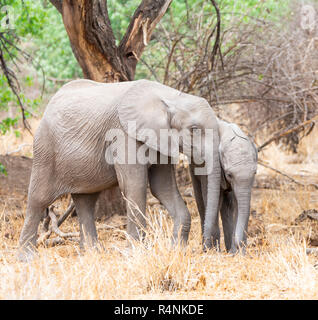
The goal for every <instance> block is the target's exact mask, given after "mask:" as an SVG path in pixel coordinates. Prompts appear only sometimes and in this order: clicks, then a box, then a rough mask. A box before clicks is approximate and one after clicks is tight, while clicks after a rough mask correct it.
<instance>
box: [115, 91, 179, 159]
mask: <svg viewBox="0 0 318 320" xmlns="http://www.w3.org/2000/svg"><path fill="white" fill-rule="evenodd" d="M137 89H138V90H137ZM146 89H147V88H140V86H138V87H137V88H134V87H132V88H130V89H129V90H128V92H126V93H125V95H124V97H123V99H122V100H121V101H120V103H119V105H118V116H119V120H120V123H121V125H122V127H123V129H124V130H125V132H126V133H127V134H128V135H129V136H130V137H132V138H134V139H137V140H138V141H141V142H143V143H145V144H146V145H147V146H148V147H150V148H151V149H154V150H156V151H159V152H160V153H162V154H164V155H165V156H170V157H176V156H177V152H178V150H179V141H178V139H179V138H178V132H177V131H176V130H175V129H172V128H171V125H170V121H171V117H172V112H173V110H175V105H174V103H173V102H172V101H169V100H167V99H164V98H162V97H160V92H156V91H155V90H151V89H150V88H148V90H146ZM169 137H170V138H169ZM160 138H161V139H162V140H164V141H170V143H164V141H162V143H161V144H160ZM166 139H167V140H166Z"/></svg>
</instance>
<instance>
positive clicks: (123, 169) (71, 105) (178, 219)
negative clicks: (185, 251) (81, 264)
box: [19, 80, 221, 261]
mask: <svg viewBox="0 0 318 320" xmlns="http://www.w3.org/2000/svg"><path fill="white" fill-rule="evenodd" d="M129 121H136V122H137V126H136V127H137V130H136V131H137V132H136V134H137V139H136V136H134V135H132V134H131V133H129V132H127V124H128V122H129ZM192 126H195V127H199V128H202V129H213V130H214V132H215V134H214V135H213V144H211V143H210V145H211V150H208V152H207V153H206V155H207V156H206V157H212V159H213V163H214V168H213V171H212V173H210V174H209V175H208V176H207V177H206V180H207V190H208V195H207V198H208V201H207V205H206V216H205V221H206V226H207V227H206V228H204V239H205V243H206V245H207V246H211V245H212V242H211V227H213V226H214V224H215V223H217V215H218V201H219V193H220V188H219V185H220V179H221V169H220V165H219V152H218V147H219V136H218V123H217V119H216V117H215V115H214V112H213V111H212V109H211V107H210V106H209V104H208V102H207V101H206V100H205V99H203V98H199V97H196V96H193V95H189V94H185V93H181V92H180V91H178V90H175V89H172V88H170V87H167V86H164V85H162V84H160V83H157V82H152V81H147V80H138V81H131V82H121V83H111V84H105V83H97V82H94V81H90V80H76V81H72V82H70V83H68V84H66V85H64V86H63V87H62V88H61V89H60V90H59V91H58V92H57V93H56V94H55V95H54V97H53V98H52V99H51V100H50V102H49V104H48V106H47V108H46V110H45V113H44V115H43V118H42V120H41V122H40V125H39V128H38V130H37V132H36V134H35V138H34V160H33V167H32V173H31V179H30V185H29V192H28V203H27V211H26V218H25V221H24V225H23V229H22V232H21V235H20V241H19V242H20V250H19V259H20V260H23V261H25V260H29V258H32V256H33V255H34V253H35V251H34V248H35V245H36V237H37V229H38V225H39V223H40V220H41V218H42V217H43V214H44V212H45V209H46V208H47V207H48V206H49V205H50V204H51V203H53V202H54V201H55V200H56V199H57V198H58V197H60V196H61V195H63V194H66V193H71V194H72V198H73V200H74V202H75V206H76V211H77V214H78V218H79V224H80V235H81V247H84V248H85V247H94V246H95V245H96V242H97V233H96V227H95V222H94V207H95V202H96V199H97V197H98V194H99V192H100V191H102V190H105V189H107V188H110V187H112V186H114V185H116V184H119V187H120V189H121V191H122V193H123V195H124V196H125V198H126V199H127V200H128V203H129V204H130V205H127V216H128V226H127V232H128V234H129V235H131V236H132V237H133V238H135V239H139V238H140V237H142V234H143V232H142V230H141V229H142V228H140V227H141V226H144V225H145V219H144V213H145V207H146V189H147V183H148V181H149V183H150V188H151V191H152V193H153V194H154V196H155V197H157V198H158V199H159V201H160V202H161V203H162V204H163V205H164V206H166V208H167V210H168V211H169V213H170V214H171V216H172V217H173V219H174V238H177V235H178V232H179V231H180V228H181V240H182V241H184V242H186V241H187V238H188V233H189V229H190V223H191V221H190V214H189V211H188V209H187V207H186V205H185V203H184V201H183V200H182V197H181V196H180V193H179V191H178V189H177V186H176V181H175V175H174V166H172V165H169V164H167V165H161V164H153V165H152V164H151V163H146V164H141V163H137V164H118V163H115V164H113V165H112V164H109V162H106V160H105V151H106V148H108V147H110V148H111V149H109V148H108V149H107V150H112V148H113V146H114V142H113V141H111V142H106V141H105V136H106V132H108V130H109V129H115V128H118V129H123V131H124V134H125V138H126V139H127V140H128V139H130V140H131V139H133V140H134V142H136V147H137V148H139V147H140V146H141V145H143V144H146V145H147V146H151V147H153V141H152V140H151V138H149V137H148V136H147V135H145V132H144V131H143V129H147V128H151V129H153V130H155V131H156V132H157V133H158V134H159V129H168V130H171V128H174V129H177V130H178V131H179V130H181V129H184V128H191V127H192ZM166 147H167V146H163V149H158V150H156V151H157V155H163V156H166V157H169V156H170V153H169V150H168V151H167V148H166ZM126 151H129V150H126ZM111 154H113V153H111Z"/></svg>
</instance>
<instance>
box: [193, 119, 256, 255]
mask: <svg viewBox="0 0 318 320" xmlns="http://www.w3.org/2000/svg"><path fill="white" fill-rule="evenodd" d="M218 123H219V137H220V145H219V152H220V162H221V168H222V178H221V192H220V201H219V208H220V210H219V211H220V213H221V219H222V224H223V231H224V240H225V246H226V249H227V251H230V252H231V253H237V252H238V251H241V252H242V253H244V252H245V246H246V234H247V226H248V219H249V214H250V201H251V190H252V186H253V181H254V176H255V173H256V169H257V150H256V147H255V145H254V143H253V142H252V141H251V140H250V139H249V138H248V137H247V136H246V135H245V134H244V133H243V131H242V130H241V129H240V128H239V127H238V126H237V125H236V124H234V123H227V122H225V121H222V120H219V119H218ZM190 168H191V170H190V171H191V176H192V183H193V188H194V193H195V197H196V202H197V206H198V210H199V213H200V218H201V226H203V225H204V219H205V215H204V210H205V203H206V197H205V194H206V192H205V190H206V179H205V177H198V176H194V174H193V166H190ZM214 227H215V230H214V234H215V235H216V241H217V242H218V244H219V242H220V231H219V227H218V224H216V225H215V226H214ZM218 248H219V247H218Z"/></svg>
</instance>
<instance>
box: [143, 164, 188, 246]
mask: <svg viewBox="0 0 318 320" xmlns="http://www.w3.org/2000/svg"><path fill="white" fill-rule="evenodd" d="M149 184H150V189H151V193H152V194H153V195H154V196H155V197H156V198H157V199H158V200H159V201H160V202H161V203H162V204H163V205H164V206H165V208H166V209H167V210H168V212H169V214H170V215H171V216H172V218H173V220H174V227H173V242H176V240H177V239H178V236H179V232H180V230H181V234H180V237H181V239H180V240H181V241H182V243H184V244H185V243H187V241H188V237H189V232H190V227H191V216H190V213H189V210H188V208H187V206H186V204H185V202H184V200H183V199H182V197H181V194H180V192H179V189H178V186H177V182H176V178H175V169H174V166H173V165H171V164H157V165H152V166H151V167H150V170H149Z"/></svg>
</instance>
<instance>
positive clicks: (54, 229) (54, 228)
mask: <svg viewBox="0 0 318 320" xmlns="http://www.w3.org/2000/svg"><path fill="white" fill-rule="evenodd" d="M74 210H75V205H74V203H73V202H72V203H71V204H70V205H69V207H68V208H67V210H66V212H65V213H64V214H63V215H62V216H61V217H60V218H59V219H58V218H57V216H56V215H55V213H54V206H51V207H50V208H49V209H48V215H47V216H46V217H45V218H44V221H43V227H42V230H43V233H42V234H41V235H40V236H39V239H38V240H37V243H38V244H40V243H44V244H46V245H48V244H51V245H56V244H58V243H61V241H62V240H65V239H68V240H71V241H72V240H74V239H75V240H76V241H77V240H78V237H79V232H68V233H65V232H63V231H61V230H60V229H59V226H60V225H61V224H62V223H63V222H64V221H65V220H66V218H67V217H68V216H69V215H70V214H71V213H72V212H73V211H74ZM50 222H51V225H50ZM52 233H55V234H56V235H57V236H58V237H57V238H54V239H49V237H50V235H51V234H52Z"/></svg>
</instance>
